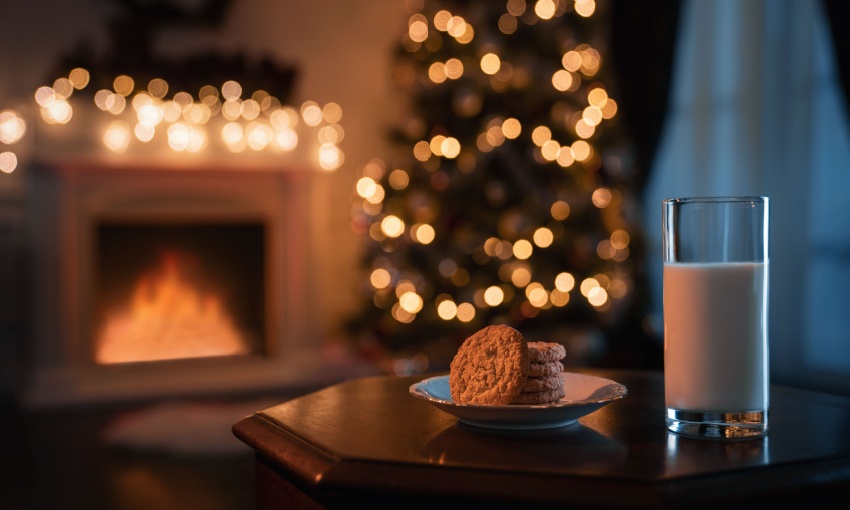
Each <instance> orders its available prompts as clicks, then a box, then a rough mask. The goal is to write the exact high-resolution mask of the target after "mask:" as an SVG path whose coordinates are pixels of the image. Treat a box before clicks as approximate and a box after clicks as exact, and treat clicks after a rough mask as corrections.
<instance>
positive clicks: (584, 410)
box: [410, 372, 628, 430]
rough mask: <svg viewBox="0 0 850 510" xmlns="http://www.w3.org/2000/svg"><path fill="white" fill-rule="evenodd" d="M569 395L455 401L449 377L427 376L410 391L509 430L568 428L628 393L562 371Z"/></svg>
mask: <svg viewBox="0 0 850 510" xmlns="http://www.w3.org/2000/svg"><path fill="white" fill-rule="evenodd" d="M560 377H561V379H563V380H564V392H565V393H566V395H565V396H564V398H562V399H561V400H560V401H558V402H556V403H553V404H544V405H501V406H491V405H477V404H458V403H455V402H453V401H452V396H451V392H450V391H449V376H447V375H442V376H436V377H430V378H428V379H424V380H422V381H420V382H418V383H415V384H412V385H411V386H410V394H411V395H413V396H414V397H417V398H421V399H423V400H425V401H427V402H429V403H430V404H432V405H434V406H436V407H437V408H439V409H440V410H442V411H445V412H447V413H449V414H451V415H454V416H456V417H457V419H458V420H460V421H461V422H463V423H466V424H468V425H473V426H476V427H485V428H490V429H505V430H535V429H550V428H556V427H566V426H567V425H572V424H573V423H575V422H577V421H578V419H579V418H581V417H582V416H585V415H587V414H590V413H592V412H593V411H596V410H597V409H599V408H600V407H602V406H604V405H605V404H608V403H610V402H613V401H615V400H618V399H621V398H623V397H625V396H626V394H627V393H628V390H627V389H626V387H625V386H623V385H622V384H620V383H618V382H616V381H612V380H611V379H605V378H604V377H596V376H592V375H583V374H574V373H572V372H561V374H560Z"/></svg>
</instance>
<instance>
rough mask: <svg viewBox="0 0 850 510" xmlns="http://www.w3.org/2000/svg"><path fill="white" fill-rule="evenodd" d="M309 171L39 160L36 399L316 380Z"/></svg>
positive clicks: (35, 188)
mask: <svg viewBox="0 0 850 510" xmlns="http://www.w3.org/2000/svg"><path fill="white" fill-rule="evenodd" d="M305 180H306V175H305V173H303V172H299V171H297V170H280V169H274V170H270V169H263V168H253V169H252V168H247V169H246V168H199V167H169V166H166V165H152V166H143V165H141V164H137V165H133V166H128V165H126V164H124V165H116V164H109V163H104V162H73V163H68V162H63V163H61V164H58V163H39V164H37V165H33V166H32V168H31V171H30V178H29V181H28V184H27V185H28V187H29V188H30V189H29V190H28V196H29V197H30V199H29V202H28V212H27V218H28V221H29V224H28V228H27V231H28V233H29V244H30V246H32V247H33V250H32V271H31V275H32V282H31V283H32V285H31V289H32V291H31V292H32V296H31V298H32V299H31V304H32V306H31V319H32V320H31V328H30V332H31V340H32V341H31V342H30V344H29V347H30V348H29V349H28V367H27V371H26V375H27V377H26V381H25V388H24V400H25V401H26V402H27V403H28V404H29V405H31V406H46V405H58V404H71V403H82V402H99V401H109V400H128V399H139V398H156V397H164V396H188V395H198V394H210V393H215V394H220V393H222V392H246V391H256V390H266V389H285V388H292V387H307V386H309V385H310V384H311V382H312V381H314V380H316V378H317V376H316V374H317V373H320V372H321V370H320V369H319V364H320V355H319V353H320V346H319V345H318V344H317V342H316V341H315V340H314V339H311V335H310V334H309V332H308V331H307V329H308V328H307V327H306V324H304V322H305V319H304V317H305V316H306V313H305V312H306V310H305V306H306V305H305V303H306V299H305V293H306V291H307V289H306V283H305V273H306V270H307V269H306V260H307V258H306V256H305V251H306V249H307V246H308V244H309V243H308V240H307V234H308V232H307V229H306V228H305V227H304V224H305V219H306V213H305V207H306V203H305V199H304V196H305Z"/></svg>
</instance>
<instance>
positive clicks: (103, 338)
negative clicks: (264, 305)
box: [95, 251, 249, 364]
mask: <svg viewBox="0 0 850 510" xmlns="http://www.w3.org/2000/svg"><path fill="white" fill-rule="evenodd" d="M190 264H191V259H190V258H187V257H186V256H185V255H182V254H179V253H176V252H173V251H166V252H163V253H162V255H161V259H160V264H159V265H158V266H157V267H156V268H154V269H153V270H152V271H150V272H148V273H146V274H143V275H142V276H141V277H140V278H139V279H138V281H137V282H136V285H135V287H134V289H133V292H132V295H131V296H130V298H129V300H128V301H129V302H128V303H127V304H125V305H123V306H122V307H120V308H119V309H117V310H112V311H110V312H109V313H108V314H107V316H106V320H105V325H104V327H103V329H102V330H101V332H100V335H99V341H98V347H97V353H96V356H95V358H96V361H97V362H98V363H102V364H107V363H125V362H135V361H158V360H169V359H183V358H200V357H210V356H229V355H237V354H247V353H248V352H249V346H248V343H247V342H246V341H245V339H244V338H243V336H242V334H241V333H240V332H239V331H238V329H237V328H236V327H235V326H234V324H233V319H232V317H231V316H230V314H229V313H228V312H227V310H225V309H224V307H223V304H222V298H221V297H220V296H219V295H217V294H215V293H213V292H206V291H203V290H201V289H199V288H198V286H197V285H193V283H192V282H191V281H190V280H191V278H189V272H188V270H189V269H190Z"/></svg>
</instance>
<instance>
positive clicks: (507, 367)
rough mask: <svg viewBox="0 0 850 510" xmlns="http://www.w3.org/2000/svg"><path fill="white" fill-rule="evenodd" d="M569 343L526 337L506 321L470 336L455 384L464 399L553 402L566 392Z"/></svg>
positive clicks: (452, 375) (457, 361)
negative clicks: (563, 362)
mask: <svg viewBox="0 0 850 510" xmlns="http://www.w3.org/2000/svg"><path fill="white" fill-rule="evenodd" d="M565 356H566V349H564V346H563V345H561V344H559V343H555V342H526V341H525V339H524V338H523V336H522V334H520V332H519V331H517V330H516V329H514V328H511V327H510V326H505V325H494V326H487V327H485V328H483V329H481V330H479V331H477V332H476V333H474V334H473V335H472V336H470V337H469V338H467V339H466V340H465V341H464V342H463V344H461V346H460V348H459V349H458V352H457V354H456V355H455V357H454V359H453V360H452V362H451V366H450V372H449V389H450V391H451V396H452V400H453V401H454V402H457V403H461V404H479V405H510V404H550V403H553V402H557V401H558V400H560V399H562V398H563V397H564V380H563V379H562V378H561V376H560V374H561V372H562V371H563V370H564V365H563V364H562V363H561V360H562V359H564V357H565Z"/></svg>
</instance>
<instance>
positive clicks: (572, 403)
mask: <svg viewBox="0 0 850 510" xmlns="http://www.w3.org/2000/svg"><path fill="white" fill-rule="evenodd" d="M563 374H569V375H570V376H577V377H582V378H592V379H598V380H602V381H608V382H609V383H610V384H613V385H616V386H617V388H618V389H619V392H618V393H616V394H614V395H611V396H608V397H605V398H600V399H593V400H559V401H557V402H552V403H549V404H498V405H490V404H469V403H461V402H455V401H453V400H446V399H443V398H438V397H434V396H432V395H429V394H428V393H426V392H424V391H422V390H421V389H420V388H421V385H422V384H424V383H426V382H429V381H434V380H438V379H439V380H447V379H448V378H449V375H446V374H444V375H434V376H430V377H426V378H424V379H422V380H420V381H418V382H415V383H413V384H411V385H410V387H409V389H408V391H409V393H410V394H411V395H413V396H415V397H417V398H421V399H423V400H427V401H429V402H432V403H436V404H440V405H445V406H449V407H466V408H470V409H491V410H515V409H553V408H555V409H556V408H563V407H578V406H584V405H589V404H607V403H609V402H614V401H616V400H621V399H623V398H624V397H626V396H627V395H628V391H629V390H628V388H627V387H626V386H625V385H624V384H622V383H619V382H617V381H615V380H613V379H610V378H608V377H601V376H597V375H590V374H580V373H577V372H570V371H566V370H565V371H563V372H560V373H559V374H558V376H559V377H560V376H562V375H563ZM449 398H451V396H450V397H449Z"/></svg>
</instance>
